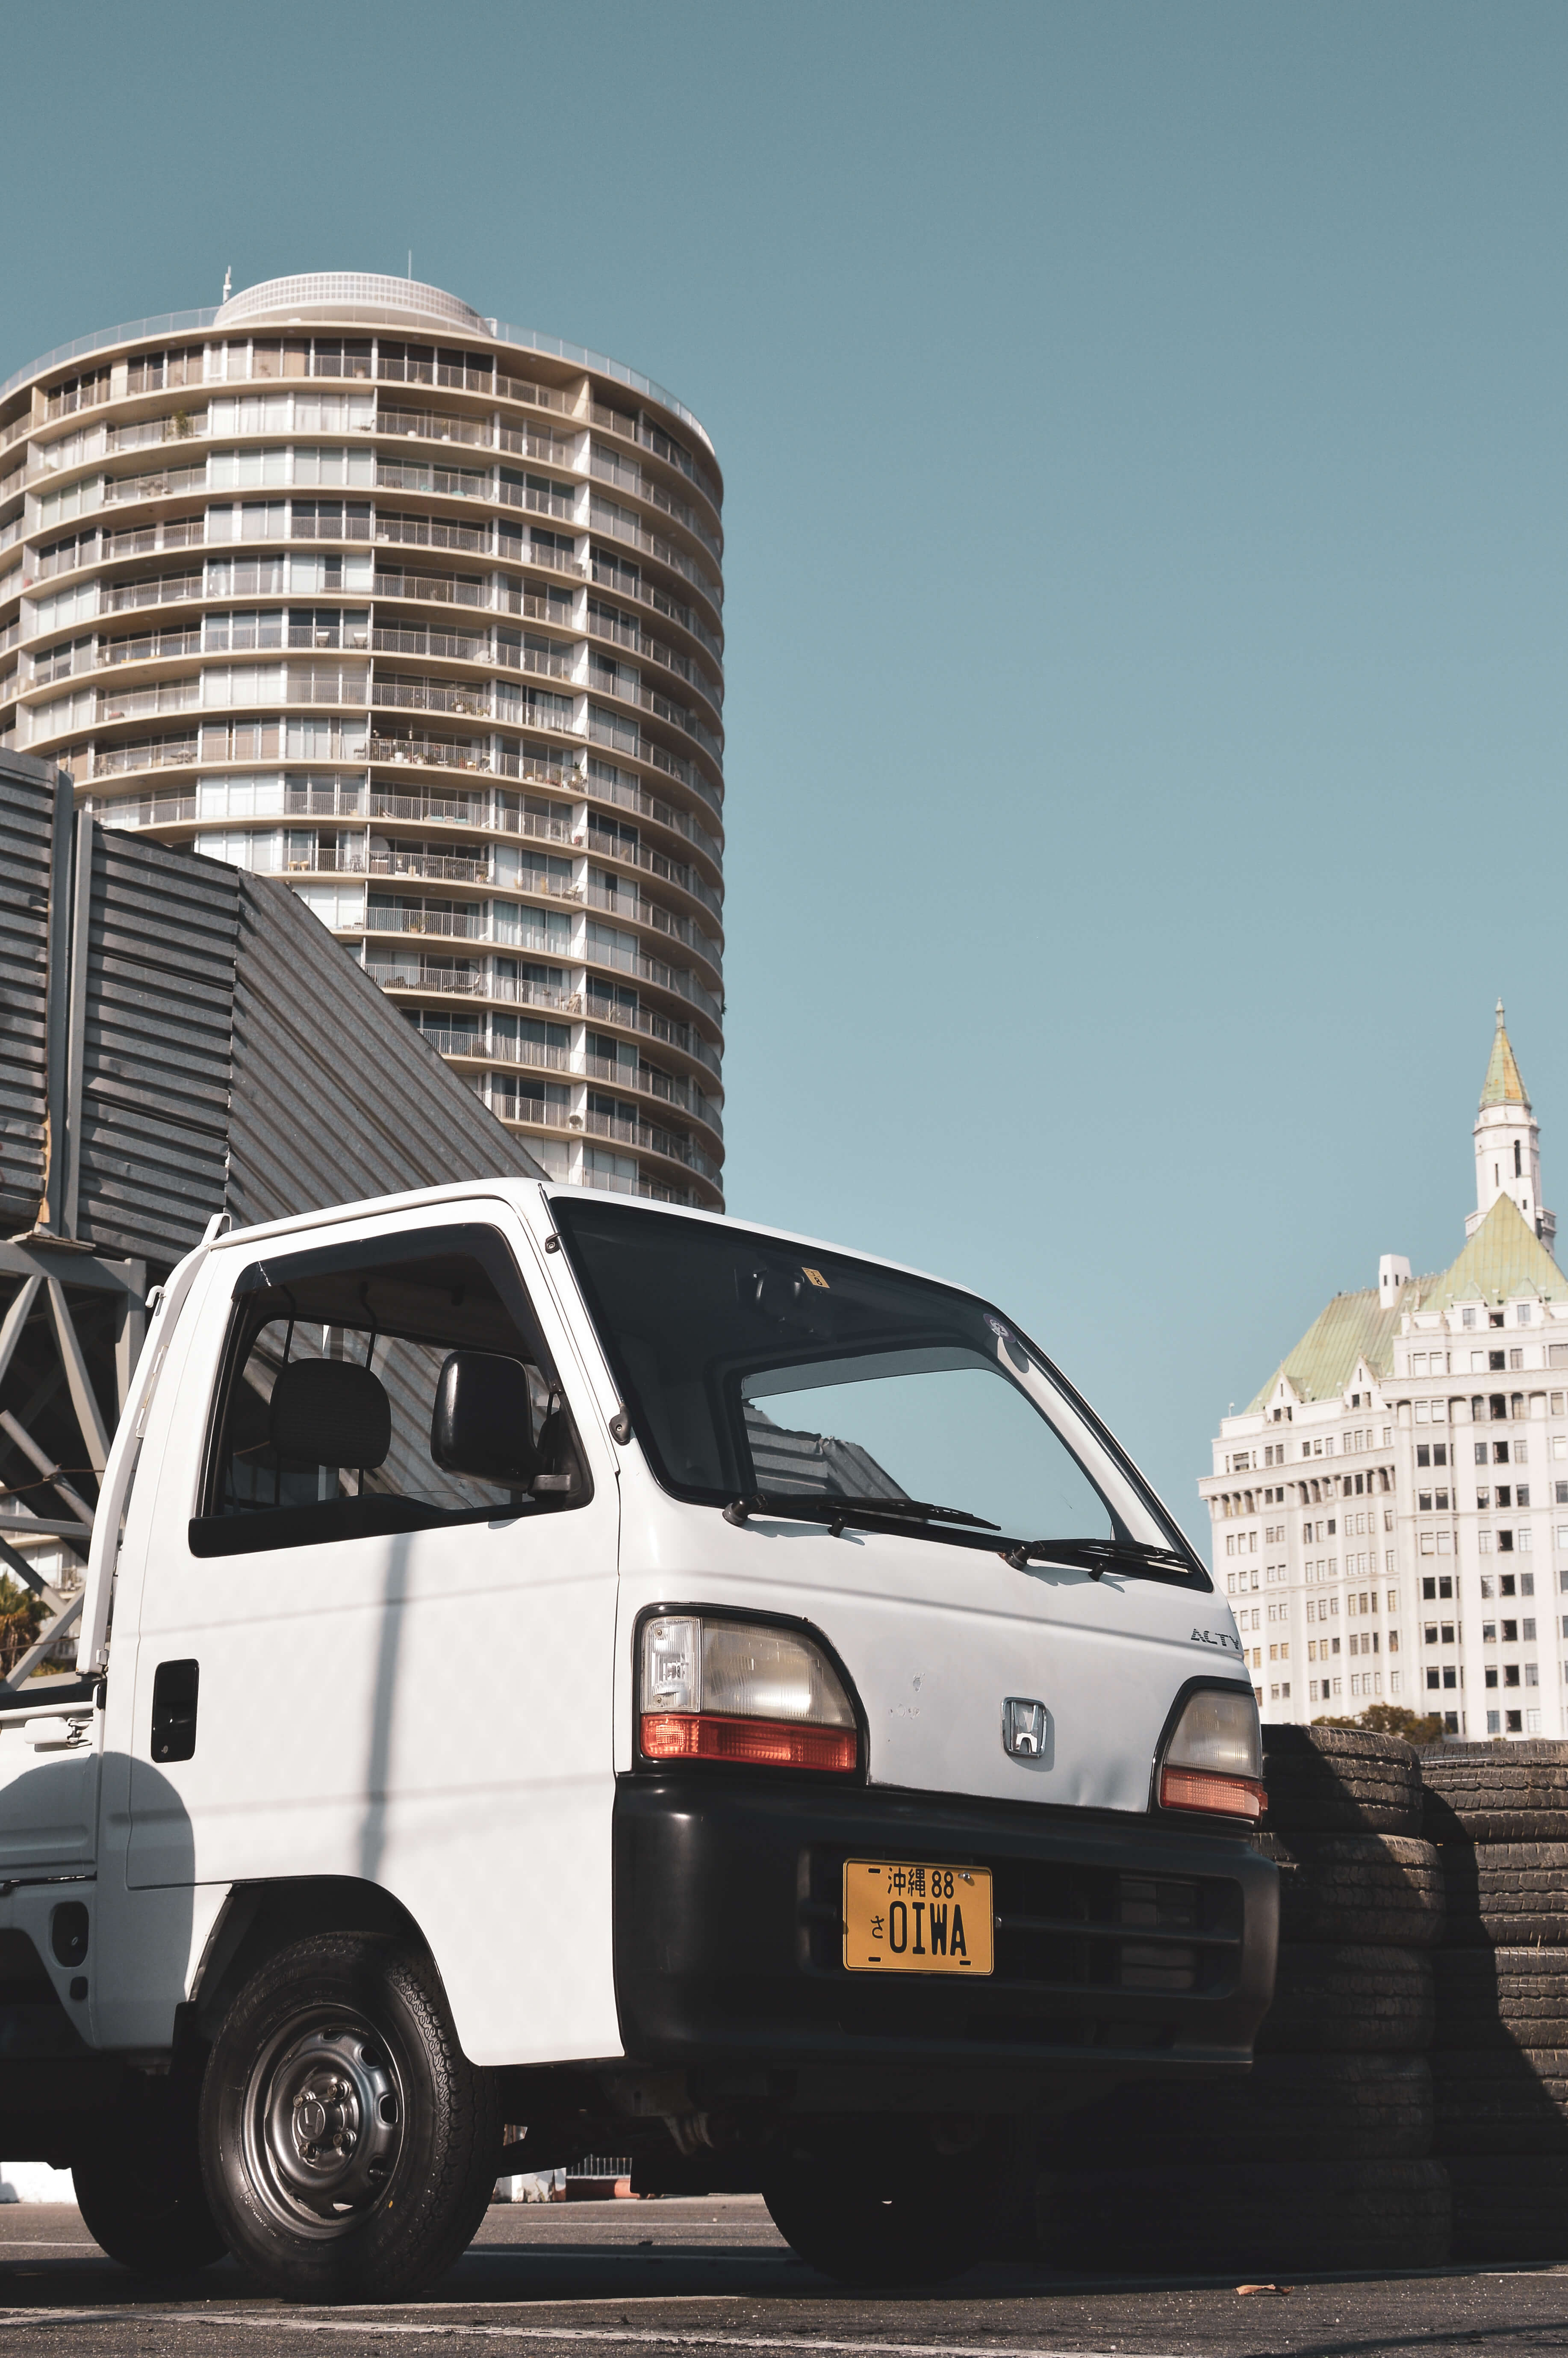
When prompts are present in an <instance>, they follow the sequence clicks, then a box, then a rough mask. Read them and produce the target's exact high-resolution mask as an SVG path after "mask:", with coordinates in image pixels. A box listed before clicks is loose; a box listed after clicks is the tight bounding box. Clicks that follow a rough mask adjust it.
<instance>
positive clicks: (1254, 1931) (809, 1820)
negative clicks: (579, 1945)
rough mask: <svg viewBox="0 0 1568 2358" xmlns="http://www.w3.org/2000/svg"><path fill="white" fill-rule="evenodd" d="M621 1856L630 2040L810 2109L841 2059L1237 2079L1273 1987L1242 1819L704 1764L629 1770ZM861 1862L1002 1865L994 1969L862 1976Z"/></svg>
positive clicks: (622, 1981)
mask: <svg viewBox="0 0 1568 2358" xmlns="http://www.w3.org/2000/svg"><path fill="white" fill-rule="evenodd" d="M614 1858H615V1986H616V1996H617V2001H618V2004H619V2007H620V2015H621V2028H622V2039H623V2041H624V2044H625V2050H626V2054H627V2057H628V2059H629V2061H631V2063H632V2064H633V2067H647V2068H652V2069H657V2070H667V2069H671V2068H684V2069H686V2070H687V2072H688V2074H692V2075H695V2076H694V2078H693V2080H692V2084H693V2085H694V2086H695V2087H698V2088H701V2087H706V2088H708V2090H710V2091H711V2093H712V2094H713V2096H714V2098H715V2099H718V2098H719V2097H721V2096H722V2095H723V2094H724V2093H727V2092H729V2093H737V2094H739V2093H744V2092H745V2091H746V2090H747V2089H748V2088H749V2089H750V2090H751V2091H752V2093H755V2094H756V2095H757V2096H759V2097H762V2096H764V2095H769V2096H773V2097H774V2098H779V2097H782V2098H784V2101H786V2102H789V2101H791V2099H792V2098H793V2100H794V2101H795V2103H796V2104H799V2103H802V2102H805V2101H806V2091H807V2086H808V2084H811V2083H815V2084H816V2086H817V2088H818V2090H819V2091H820V2090H821V2089H822V2088H824V2087H825V2086H826V2085H827V2080H826V2079H825V2078H824V2073H825V2072H826V2073H827V2076H828V2078H831V2079H834V2080H842V2078H843V2075H844V2071H845V2067H849V2079H850V2081H852V2082H860V2084H861V2085H862V2086H863V2087H864V2088H866V2089H868V2090H869V2089H870V2087H871V2082H879V2083H890V2082H891V2081H893V2080H896V2081H900V2082H905V2083H906V2084H909V2085H916V2084H919V2085H924V2086H925V2087H927V2088H933V2089H934V2088H935V2087H937V2086H939V2085H940V2086H943V2087H950V2088H952V2089H953V2090H954V2091H957V2090H958V2089H959V2087H960V2086H961V2085H962V2086H965V2087H968V2086H972V2084H973V2083H975V2082H977V2080H978V2079H987V2080H989V2081H990V2082H992V2084H993V2086H996V2087H1001V2086H1004V2085H1006V2084H1007V2083H1010V2082H1019V2083H1020V2084H1022V2081H1023V2080H1027V2081H1028V2082H1029V2083H1030V2084H1031V2086H1032V2087H1033V2088H1034V2089H1035V2090H1036V2092H1037V2091H1038V2089H1039V2086H1040V2085H1041V2084H1042V2082H1043V2081H1050V2082H1060V2081H1062V2080H1066V2081H1068V2082H1073V2083H1076V2084H1080V2085H1081V2083H1083V2082H1087V2083H1088V2086H1087V2088H1085V2089H1084V2093H1091V2092H1092V2091H1094V2090H1098V2088H1100V2087H1103V2086H1104V2085H1105V2084H1106V2082H1108V2080H1120V2079H1125V2078H1128V2077H1130V2076H1136V2077H1139V2078H1143V2077H1146V2076H1148V2075H1150V2074H1155V2075H1166V2074H1180V2075H1182V2076H1186V2075H1190V2074H1193V2073H1203V2074H1206V2073H1208V2072H1217V2073H1220V2074H1225V2073H1227V2072H1230V2071H1244V2070H1245V2069H1246V2068H1247V2067H1248V2065H1249V2063H1250V2061H1251V2052H1252V2039H1253V2035H1254V2033H1255V2031H1256V2029H1257V2027H1258V2025H1259V2023H1260V2020H1261V2019H1262V2017H1263V2014H1264V2012H1265V2010H1266V2009H1267V2007H1268V2005H1269V2002H1270V1999H1271V1996H1272V1993H1273V1979H1274V1952H1275V1944H1276V1939H1277V1926H1278V1893H1277V1883H1276V1875H1275V1870H1274V1868H1273V1866H1272V1865H1271V1862H1270V1861H1268V1860H1267V1859H1265V1858H1263V1857H1261V1856H1260V1855H1259V1853H1258V1852H1257V1851H1256V1850H1255V1849H1254V1848H1253V1847H1252V1845H1251V1844H1250V1843H1249V1840H1248V1839H1247V1837H1246V1836H1245V1835H1242V1834H1237V1833H1221V1832H1210V1831H1208V1830H1206V1829H1198V1828H1194V1829H1192V1830H1189V1829H1188V1828H1186V1827H1185V1826H1184V1825H1174V1824H1173V1823H1170V1822H1169V1821H1162V1822H1158V1823H1156V1822H1153V1821H1152V1820H1149V1819H1146V1818H1135V1819H1126V1818H1121V1817H1112V1816H1110V1815H1108V1814H1100V1813H1095V1812H1087V1811H1077V1810H1062V1811H1054V1810H1044V1809H1040V1808H1038V1807H1035V1806H1032V1805H1022V1806H1021V1805H1017V1804H1012V1803H1008V1802H997V1801H965V1800H963V1799H960V1798H955V1797H953V1796H950V1795H939V1794H925V1793H910V1792H893V1791H879V1790H875V1789H869V1788H866V1787H863V1786H856V1787H854V1788H842V1787H839V1788H828V1787H825V1786H823V1785H821V1784H818V1783H816V1782H813V1783H809V1784H807V1783H806V1782H804V1781H802V1782H795V1781H794V1780H792V1781H791V1782H790V1783H789V1784H788V1785H785V1784H784V1782H783V1781H782V1780H778V1779H773V1780H772V1781H770V1779H769V1778H768V1776H767V1773H766V1772H763V1773H762V1775H761V1776H759V1777H757V1778H755V1779H740V1778H738V1777H734V1776H731V1775H730V1774H726V1775H724V1776H723V1778H722V1779H720V1778H719V1777H716V1776H713V1775H703V1774H700V1773H697V1772H694V1771H691V1770H687V1771H685V1772H681V1773H676V1772H671V1773H669V1774H667V1775H657V1776H652V1777H643V1776H637V1777H629V1778H625V1779H622V1782H621V1784H620V1786H619V1788H618V1790H617V1794H616V1801H615V1834H614ZM847 1858H873V1859H875V1858H883V1859H889V1860H897V1861H903V1862H911V1861H913V1862H918V1861H922V1860H924V1861H927V1862H941V1863H943V1864H945V1865H951V1866H985V1867H989V1869H990V1870H991V1874H992V1877H993V1894H994V1903H995V1909H996V1961H995V1971H994V1973H993V1974H991V1975H990V1976H989V1978H988V1979H986V1980H984V1981H979V1982H969V1981H968V1980H967V1979H962V1980H960V1979H958V1978H957V1977H946V1976H944V1977H929V1978H928V1977H926V1976H925V1975H915V1974H908V1975H902V1974H901V1975H900V1976H899V1977H898V1978H897V1979H896V1980H892V1979H888V1980H882V1979H880V1978H871V1977H868V1976H866V1975H864V1974H853V1973H849V1972H847V1971H846V1970H845V1967H844V1962H843V1935H842V1919H841V1906H842V1889H843V1866H844V1861H845V1860H846V1859H847ZM912 2073H913V2075H914V2077H913V2079H912V2078H911V2074H912ZM868 2075H869V2076H868ZM960 2100H961V2099H960ZM878 2101H881V2100H880V2099H879V2100H878ZM905 2101H908V2099H907V2098H906V2099H905Z"/></svg>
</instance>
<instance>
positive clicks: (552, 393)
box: [495, 369, 575, 417]
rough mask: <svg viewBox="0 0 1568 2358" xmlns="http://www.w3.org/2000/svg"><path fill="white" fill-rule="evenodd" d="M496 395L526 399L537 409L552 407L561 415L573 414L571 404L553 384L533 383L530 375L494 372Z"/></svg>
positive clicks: (507, 398)
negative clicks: (507, 374)
mask: <svg viewBox="0 0 1568 2358" xmlns="http://www.w3.org/2000/svg"><path fill="white" fill-rule="evenodd" d="M495 392H496V397H497V399H498V400H501V401H528V402H532V403H533V405H534V406H535V408H537V409H553V410H555V411H557V413H558V414H559V416H562V417H570V416H574V415H575V412H574V410H573V406H572V404H571V403H570V401H568V398H567V396H566V395H565V394H564V393H561V392H558V391H557V388H556V387H555V386H554V385H553V384H535V383H534V380H533V378H532V377H526V376H503V375H502V373H501V372H500V370H499V369H497V371H496V373H495Z"/></svg>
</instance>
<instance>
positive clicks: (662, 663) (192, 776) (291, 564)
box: [0, 273, 724, 1209]
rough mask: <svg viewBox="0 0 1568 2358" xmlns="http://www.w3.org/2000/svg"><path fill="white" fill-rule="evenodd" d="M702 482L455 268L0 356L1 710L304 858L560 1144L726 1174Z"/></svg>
mask: <svg viewBox="0 0 1568 2358" xmlns="http://www.w3.org/2000/svg"><path fill="white" fill-rule="evenodd" d="M721 501H722V481H721V477H720V474H719V467H718V463H717V460H716V459H715V457H714V453H713V450H712V447H711V445H710V443H709V441H708V437H707V435H706V434H705V432H704V431H703V428H702V427H700V426H699V425H698V423H697V420H696V418H695V417H693V416H691V415H690V414H689V413H688V412H687V410H686V409H684V408H683V407H682V406H681V405H680V403H679V402H677V401H676V399H675V397H674V396H673V395H670V394H668V393H665V392H664V391H663V390H662V389H661V388H660V387H659V386H657V385H655V384H650V383H649V382H648V381H647V380H646V379H644V378H642V377H639V376H637V375H635V374H634V373H633V372H632V371H630V370H628V369H625V368H623V367H621V366H620V365H619V364H618V363H616V362H611V361H608V360H605V359H602V358H601V357H600V356H599V355H596V354H594V353H591V352H579V351H578V350H577V349H576V348H574V347H572V346H569V345H564V344H559V343H556V342H554V341H550V340H549V339H547V338H543V337H537V336H533V335H530V334H526V333H524V332H523V331H521V330H516V329H514V328H508V327H503V326H502V325H500V324H499V323H498V322H497V321H495V320H494V319H484V318H481V316H480V314H478V313H477V312H475V311H472V310H470V308H469V307H468V305H467V304H466V303H462V302H460V301H459V300H458V298H457V297H454V296H451V295H448V294H445V293H443V292H442V291H441V290H440V289H439V288H437V287H423V286H419V285H417V284H415V283H413V282H412V281H409V280H404V279H398V278H382V277H376V276H368V275H361V274H356V273H322V274H318V275H316V276H307V277H297V278H284V279H274V280H269V281H267V282H266V283H265V285H262V286H259V287H251V288H249V289H247V290H245V291H243V293H241V294H238V295H235V296H234V297H232V299H231V300H229V301H226V302H225V303H223V304H222V306H221V307H219V308H217V309H215V310H205V311H192V312H187V313H183V314H178V315H176V316H174V317H171V318H168V319H158V320H144V321H142V322H140V323H138V324H136V325H135V326H131V327H124V328H116V329H113V330H109V331H108V332H106V333H104V334H102V335H98V336H93V337H90V338H87V339H85V340H83V341H81V342H80V343H78V344H74V345H71V346H70V347H69V348H67V349H66V350H64V351H61V352H55V353H52V354H50V355H49V357H48V358H47V359H45V360H43V361H40V362H36V363H34V364H33V365H32V366H31V367H29V368H27V369H24V370H22V371H20V372H19V373H17V374H16V376H14V377H12V378H11V380H10V381H9V383H8V384H5V387H4V388H3V389H0V747H9V748H15V749H16V750H21V751H26V752H30V753H33V754H37V755H40V756H42V757H43V758H45V759H47V760H49V761H52V762H55V763H59V764H60V765H62V766H63V767H65V768H67V769H69V770H70V772H71V773H72V774H73V776H74V778H75V781H76V788H77V795H78V799H79V801H80V802H81V805H82V806H85V807H88V808H90V809H91V810H92V812H93V814H94V815H95V816H96V817H99V818H100V819H102V820H103V823H104V824H105V825H107V826H111V827H130V828H136V829H140V830H145V831H146V832H148V833H150V834H152V835H154V836H155V837H157V838H158V839H159V840H162V841H166V842H170V843H177V844H181V845H185V846H188V847H189V848H191V849H195V850H197V851H200V852H206V853H209V854H211V856H213V857H215V858H217V859H220V860H229V861H231V862H233V863H234V864H236V865H239V866H241V867H245V868H251V869H255V870H267V871H274V872H276V873H278V874H281V875H284V876H286V877H287V880H288V882H290V883H291V884H292V885H294V886H295V888H296V889H297V891H298V892H299V893H300V894H301V896H302V898H304V899H305V900H306V901H307V902H308V903H309V905H310V906H311V907H312V908H313V909H314V910H315V911H316V913H317V914H318V915H319V917H320V918H321V919H322V920H323V922H324V923H326V924H327V925H329V926H330V927H331V928H332V930H333V931H334V932H335V933H336V934H337V936H338V937H339V938H340V940H341V941H342V943H343V944H344V946H345V947H346V948H347V949H348V950H349V951H350V952H351V955H352V956H353V957H356V958H358V959H359V960H360V961H361V962H362V964H363V965H364V966H365V968H367V969H368V970H369V972H370V973H371V974H372V975H373V976H374V978H375V979H376V980H377V981H378V982H379V983H380V984H381V985H382V987H383V988H384V990H386V991H387V992H388V994H389V995H390V996H391V997H392V999H393V1000H394V1001H395V1003H396V1004H397V1005H398V1006H399V1007H400V1008H401V1009H402V1010H403V1011H404V1012H405V1013H406V1015H407V1017H408V1018H409V1020H410V1021H411V1022H415V1023H416V1024H417V1025H418V1027H419V1029H420V1030H421V1031H422V1032H423V1033H425V1034H426V1035H427V1037H428V1038H429V1039H430V1041H431V1042H432V1044H433V1045H434V1046H436V1047H437V1048H438V1049H439V1050H440V1052H441V1053H442V1054H443V1055H446V1056H448V1057H449V1059H450V1060H451V1061H452V1062H453V1063H454V1065H456V1066H457V1068H458V1069H459V1070H460V1072H461V1073H462V1075H463V1076H464V1077H465V1078H466V1079H467V1081H468V1082H469V1084H470V1086H471V1087H473V1088H474V1089H476V1090H477V1091H478V1092H479V1094H480V1095H481V1097H482V1098H484V1100H485V1102H486V1103H487V1104H488V1105H489V1106H490V1107H491V1109H492V1111H494V1112H495V1113H496V1114H497V1115H499V1116H500V1117H501V1119H502V1120H504V1121H505V1122H506V1123H507V1124H508V1125H509V1126H511V1127H513V1128H514V1129H515V1130H517V1131H518V1132H520V1133H521V1134H522V1135H523V1137H524V1141H525V1143H526V1145H527V1146H528V1148H529V1150H530V1152H533V1153H534V1154H535V1156H536V1157H537V1159H538V1160H539V1162H540V1163H543V1164H544V1165H545V1166H546V1169H548V1170H549V1171H550V1172H551V1173H552V1174H555V1175H557V1176H559V1177H561V1178H564V1179H571V1180H573V1181H576V1182H579V1183H580V1184H586V1185H589V1186H599V1187H605V1188H609V1189H612V1190H615V1191H617V1192H622V1193H628V1194H632V1195H647V1196H654V1197H657V1198H658V1199H660V1200H662V1201H665V1202H674V1203H689V1204H692V1205H696V1206H701V1207H705V1208H714V1209H717V1208H721V1207H722V1204H723V1193H722V1171H723V1159H724V1147H723V1120H722V1100H723V1090H722V1084H721V1075H722V1057H723V1044H724V1042H723V1015H724V983H723V968H722V954H723V834H724V829H723V797H724V773H723V743H724V733H723V719H722V712H723V693H724V690H723V615H722V607H723V575H722V552H723V533H722V525H721V521H720V507H721Z"/></svg>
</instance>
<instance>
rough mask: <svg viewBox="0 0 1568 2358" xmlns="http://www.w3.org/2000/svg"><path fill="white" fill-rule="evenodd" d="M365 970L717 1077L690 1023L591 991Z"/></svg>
mask: <svg viewBox="0 0 1568 2358" xmlns="http://www.w3.org/2000/svg"><path fill="white" fill-rule="evenodd" d="M193 812H194V806H192V807H191V809H189V810H186V811H185V812H183V813H182V814H180V815H181V816H183V817H191V816H193ZM511 946H512V945H510V944H509V945H508V947H509V948H510V947H511ZM365 970H366V972H367V973H368V974H369V975H370V977H371V979H372V980H373V982H375V983H378V984H379V985H380V987H381V989H382V990H416V991H420V992H422V993H424V994H425V995H426V996H427V997H430V998H436V999H481V1000H486V1001H490V1002H492V1004H494V1005H497V1006H503V1007H511V1006H515V1007H540V1008H544V1009H545V1010H546V1011H548V1012H550V1013H553V1014H559V1015H586V1016H587V1017H588V1019H589V1022H593V1023H600V1024H604V1025H615V1026H619V1027H620V1028H621V1029H622V1031H630V1032H638V1033H642V1034H643V1037H644V1038H645V1039H649V1040H656V1041H658V1042H659V1043H661V1044H662V1045H664V1046H665V1047H669V1048H678V1049H679V1050H680V1051H681V1052H682V1053H683V1055H687V1056H690V1057H691V1058H692V1059H693V1060H694V1062H696V1063H697V1064H699V1065H704V1066H706V1068H707V1069H708V1071H709V1072H710V1073H711V1074H712V1075H713V1076H714V1078H715V1079H716V1080H717V1079H718V1078H719V1051H718V1050H717V1049H716V1048H715V1047H713V1046H712V1045H711V1044H710V1043H709V1042H708V1041H707V1040H705V1039H704V1038H703V1036H702V1034H701V1033H700V1032H694V1031H693V1030H692V1028H691V1026H690V1025H689V1024H687V1023H681V1022H677V1021H676V1019H675V1018H674V1017H673V1016H668V1015H661V1014H660V1013H659V1012H658V1011H656V1010H655V1009H654V1008H649V1007H623V1006H622V1005H621V1004H620V1002H619V1001H615V1000H605V999H596V998H594V997H593V995H592V992H591V990H590V991H589V995H588V997H587V998H586V999H585V998H584V997H583V995H582V994H581V993H580V992H579V991H570V990H552V989H551V988H550V987H549V986H548V985H547V984H546V983H538V982H529V981H526V980H521V979H517V978H516V977H514V976H511V975H487V974H486V973H484V971H483V970H482V968H480V967H478V966H467V965H458V964H453V965H450V966H446V965H443V966H434V965H429V964H427V963H426V962H424V961H423V960H422V961H421V962H420V964H419V965H418V966H417V967H415V968H409V967H406V966H396V965H388V964H387V963H386V962H385V961H384V960H381V959H376V958H369V959H367V960H366V965H365Z"/></svg>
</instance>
